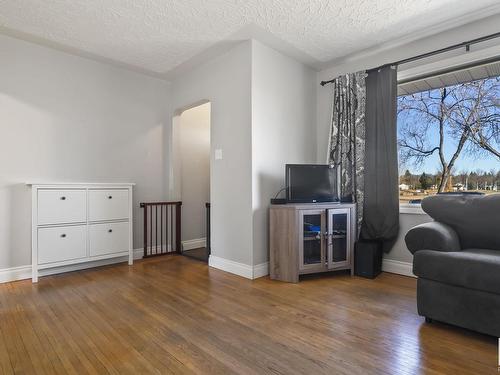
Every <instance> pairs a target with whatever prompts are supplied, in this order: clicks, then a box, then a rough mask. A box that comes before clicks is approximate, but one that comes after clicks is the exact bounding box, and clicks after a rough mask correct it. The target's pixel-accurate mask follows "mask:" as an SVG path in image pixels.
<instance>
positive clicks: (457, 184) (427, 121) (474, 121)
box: [398, 63, 500, 203]
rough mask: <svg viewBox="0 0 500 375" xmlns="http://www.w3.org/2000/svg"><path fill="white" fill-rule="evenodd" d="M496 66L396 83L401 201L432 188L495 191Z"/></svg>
mask: <svg viewBox="0 0 500 375" xmlns="http://www.w3.org/2000/svg"><path fill="white" fill-rule="evenodd" d="M492 67H495V69H493V68H492ZM499 67H500V63H496V65H494V64H492V65H491V66H487V67H485V66H482V67H476V68H473V69H468V70H467V71H459V72H452V73H447V74H446V75H443V76H438V77H432V78H429V79H423V80H420V81H418V82H411V83H406V84H400V85H399V87H398V90H399V94H400V95H399V97H398V150H399V170H400V173H399V174H400V178H399V184H400V185H399V193H400V202H401V203H420V200H421V199H422V198H424V197H425V196H427V195H430V194H436V193H438V192H452V191H453V192H456V191H459V192H461V191H478V192H482V193H486V194H489V193H492V192H500V76H498V72H499V70H498V68H499ZM492 72H496V74H497V75H494V74H492ZM478 75H479V76H481V77H484V78H480V79H475V77H477V76H478ZM467 79H468V80H467Z"/></svg>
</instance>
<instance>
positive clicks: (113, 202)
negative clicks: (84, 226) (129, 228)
mask: <svg viewBox="0 0 500 375" xmlns="http://www.w3.org/2000/svg"><path fill="white" fill-rule="evenodd" d="M128 208H129V207H128V190H126V189H111V190H90V191H89V221H100V220H118V219H127V218H128V216H129V212H128Z"/></svg>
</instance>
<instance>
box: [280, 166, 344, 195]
mask: <svg viewBox="0 0 500 375" xmlns="http://www.w3.org/2000/svg"><path fill="white" fill-rule="evenodd" d="M285 175H286V200H287V202H290V203H316V202H337V201H338V200H339V198H338V194H337V171H336V168H335V167H333V166H331V165H328V164H287V165H286V172H285Z"/></svg>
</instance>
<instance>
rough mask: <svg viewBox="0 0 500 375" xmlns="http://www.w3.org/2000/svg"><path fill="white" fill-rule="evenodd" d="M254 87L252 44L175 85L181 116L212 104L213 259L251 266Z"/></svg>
mask: <svg viewBox="0 0 500 375" xmlns="http://www.w3.org/2000/svg"><path fill="white" fill-rule="evenodd" d="M250 83H251V42H250V41H245V42H241V43H240V44H238V45H236V46H235V47H234V48H232V49H231V50H229V51H227V52H226V53H224V54H223V55H221V56H218V57H217V58H214V59H212V60H210V61H208V62H206V63H205V64H203V65H202V66H199V67H197V68H195V69H193V70H192V71H190V72H188V73H185V74H183V75H181V76H179V77H177V78H176V79H175V80H174V81H173V82H172V93H173V96H172V102H173V106H172V108H173V109H174V111H175V112H176V113H179V112H180V111H182V110H183V109H186V108H188V107H192V106H193V105H194V104H197V103H200V102H206V101H210V103H211V120H210V149H211V155H210V159H211V163H210V165H211V168H210V201H211V234H212V237H211V249H212V255H213V256H215V257H219V258H223V259H226V260H230V261H234V262H238V263H243V264H246V265H251V264H252V263H251V262H252V248H253V244H252V144H251V138H252V133H251V90H250ZM175 122H176V123H177V121H175ZM215 149H222V152H223V159H222V160H214V150H215ZM172 189H175V186H173V187H172ZM171 194H173V195H174V194H175V191H171Z"/></svg>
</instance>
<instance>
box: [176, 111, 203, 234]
mask: <svg viewBox="0 0 500 375" xmlns="http://www.w3.org/2000/svg"><path fill="white" fill-rule="evenodd" d="M177 128H178V129H174V131H178V132H179V133H180V134H179V137H178V138H177V137H175V138H177V139H178V140H179V143H180V144H179V151H180V164H181V165H180V169H181V171H180V176H181V181H180V183H181V197H180V198H181V200H182V234H181V239H182V241H186V240H187V241H189V240H195V239H200V238H204V237H205V232H206V223H205V217H206V214H205V203H206V202H210V103H205V104H202V105H200V106H197V107H194V108H191V109H188V110H187V111H184V112H183V113H182V114H181V116H180V121H179V124H178V126H177ZM175 138H174V139H175Z"/></svg>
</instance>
